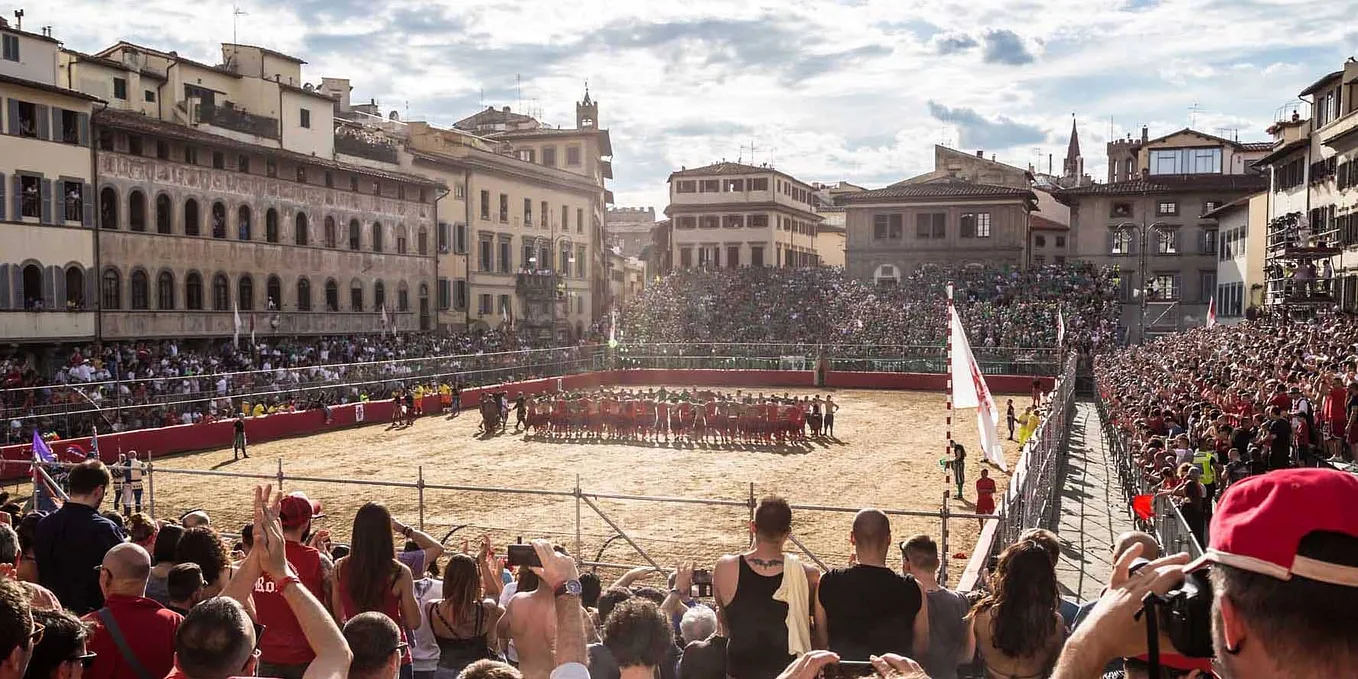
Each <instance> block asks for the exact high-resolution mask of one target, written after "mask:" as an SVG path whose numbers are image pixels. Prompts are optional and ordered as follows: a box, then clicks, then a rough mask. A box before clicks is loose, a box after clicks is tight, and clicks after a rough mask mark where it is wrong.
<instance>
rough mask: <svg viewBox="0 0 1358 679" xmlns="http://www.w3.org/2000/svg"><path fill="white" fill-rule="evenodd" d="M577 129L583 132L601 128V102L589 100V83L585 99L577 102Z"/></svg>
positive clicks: (586, 86) (587, 83)
mask: <svg viewBox="0 0 1358 679" xmlns="http://www.w3.org/2000/svg"><path fill="white" fill-rule="evenodd" d="M575 127H576V128H577V129H581V130H593V129H598V127H599V102H597V101H594V100H593V99H590V98H589V81H586V82H585V98H584V99H583V100H582V101H577V102H575Z"/></svg>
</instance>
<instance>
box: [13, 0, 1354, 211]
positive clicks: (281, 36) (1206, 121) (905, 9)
mask: <svg viewBox="0 0 1358 679" xmlns="http://www.w3.org/2000/svg"><path fill="white" fill-rule="evenodd" d="M238 6H239V11H240V12H242V13H243V14H240V15H239V16H235V17H234V22H233V6H232V4H231V3H230V2H218V1H215V0H198V1H195V2H184V1H183V0H68V1H67V2H63V3H45V2H44V3H37V6H29V7H27V8H25V9H26V12H27V16H25V18H24V24H25V27H26V28H28V29H30V30H35V31H36V30H37V28H36V27H37V26H44V25H50V26H52V27H53V31H54V35H55V36H56V37H57V38H58V39H60V40H62V41H64V42H65V43H66V45H67V46H68V47H70V48H72V49H76V50H79V51H83V52H94V51H98V50H100V49H102V48H104V47H107V46H109V45H112V44H114V43H115V42H117V41H118V40H120V39H123V40H128V41H131V42H136V43H139V44H144V45H146V46H148V47H153V48H157V49H161V50H164V51H170V50H176V51H178V52H179V53H180V54H181V55H184V56H186V57H190V58H193V59H196V60H199V61H205V62H208V63H218V62H220V60H221V49H220V43H222V42H229V41H231V40H232V39H233V38H232V31H233V24H234V30H235V31H236V40H238V41H239V42H242V43H246V44H255V45H261V46H264V47H268V48H271V49H275V50H278V51H281V52H285V53H289V54H293V55H296V56H298V57H300V58H302V59H305V60H306V61H307V62H308V63H307V65H306V66H304V67H303V78H304V79H305V80H307V81H308V82H313V83H319V82H320V79H321V77H322V76H329V77H347V78H349V79H350V80H351V81H352V84H353V86H354V93H353V96H354V100H355V101H367V100H369V99H375V100H377V101H378V103H379V104H380V105H381V107H382V108H383V109H389V110H395V111H398V112H400V113H401V115H402V117H403V118H404V119H407V120H428V121H430V122H431V123H433V124H436V125H451V124H452V123H453V122H454V121H456V120H459V119H461V118H463V117H465V116H467V115H470V114H472V113H474V112H476V111H477V110H478V109H479V108H481V107H483V106H485V105H493V106H496V107H500V106H511V107H513V108H515V109H516V110H524V111H527V112H530V113H533V114H535V115H536V116H537V117H538V118H539V119H540V120H542V121H543V122H544V123H547V124H551V125H562V126H566V127H569V126H573V125H574V124H575V102H576V101H577V100H578V99H580V97H581V95H582V94H583V93H584V90H585V84H586V82H588V86H589V91H590V94H591V96H592V97H593V98H595V99H596V100H597V101H598V102H599V119H600V125H601V126H603V127H606V128H608V129H609V131H610V134H611V136H612V141H613V149H614V157H613V168H614V177H615V178H614V180H613V181H612V183H611V185H610V188H612V189H613V191H614V193H615V195H616V200H617V205H619V206H641V207H645V206H654V207H655V208H656V210H657V212H660V211H661V210H662V209H663V207H664V205H665V203H666V202H667V198H666V197H667V195H668V189H667V185H666V178H667V176H668V175H669V173H670V172H672V171H674V170H677V169H679V168H680V167H690V168H692V167H697V166H701V165H706V164H708V163H712V162H716V161H720V160H743V161H745V162H751V161H753V162H755V163H771V164H773V165H774V166H776V167H778V168H779V169H780V170H783V171H785V172H788V173H790V174H792V175H794V176H796V177H798V178H799V179H802V180H804V181H808V182H810V181H822V182H836V181H841V180H843V181H849V182H852V183H855V184H858V185H861V186H867V187H873V188H875V187H879V186H885V185H887V184H890V183H892V182H895V181H899V180H900V179H903V178H906V177H911V176H914V175H917V174H920V173H922V172H927V171H929V170H932V169H933V167H932V165H933V146H934V144H939V143H943V144H946V145H948V146H952V147H954V148H958V149H962V150H964V151H968V152H974V151H977V150H983V151H984V152H985V154H986V156H987V157H990V156H991V155H992V154H994V155H995V156H996V159H997V160H1000V161H1002V162H1007V163H1010V164H1013V165H1018V166H1022V167H1026V166H1028V165H1029V164H1030V163H1031V164H1034V165H1036V166H1038V167H1039V168H1040V169H1045V167H1046V164H1047V158H1048V154H1051V156H1052V158H1053V162H1054V165H1055V168H1056V170H1057V172H1058V173H1059V172H1060V168H1061V159H1062V158H1063V157H1064V156H1065V152H1066V146H1067V142H1068V139H1069V136H1070V128H1071V120H1072V115H1074V116H1075V119H1076V120H1077V121H1078V124H1079V134H1080V143H1081V148H1082V151H1083V155H1084V156H1085V169H1086V172H1088V173H1089V174H1091V175H1093V176H1094V178H1095V179H1096V180H1102V179H1103V178H1104V177H1106V173H1107V170H1106V156H1105V152H1104V144H1105V143H1106V142H1107V141H1108V140H1109V139H1110V138H1121V137H1124V136H1126V135H1127V134H1129V133H1131V134H1133V135H1139V134H1140V129H1141V126H1142V125H1146V126H1148V127H1149V128H1150V134H1151V136H1152V137H1155V136H1159V135H1163V134H1167V133H1169V132H1173V131H1175V130H1178V129H1181V128H1183V127H1187V126H1189V125H1190V123H1191V124H1192V125H1193V127H1195V128H1196V129H1199V130H1202V131H1205V132H1209V133H1213V134H1219V135H1222V136H1231V137H1234V136H1237V135H1238V136H1239V138H1240V139H1241V140H1242V141H1261V140H1266V139H1267V138H1268V137H1267V135H1266V134H1265V132H1264V129H1265V128H1266V127H1268V125H1269V124H1270V123H1271V122H1273V120H1274V119H1275V118H1276V117H1278V116H1279V115H1280V112H1283V114H1286V113H1290V111H1291V109H1288V108H1285V107H1287V106H1291V105H1293V104H1296V103H1297V99H1296V94H1297V93H1298V92H1300V91H1301V90H1302V89H1304V88H1305V87H1306V86H1307V85H1309V84H1310V83H1312V82H1314V81H1315V80H1317V79H1318V78H1320V77H1321V76H1322V75H1324V74H1326V73H1329V72H1331V71H1334V70H1338V69H1340V68H1342V64H1343V62H1344V60H1345V59H1347V58H1348V57H1349V56H1351V55H1355V54H1358V23H1355V22H1353V21H1352V6H1351V3H1350V2H1348V1H1344V2H1310V1H1309V0H1302V1H1300V2H1298V1H1293V0H1041V1H1032V0H965V1H960V2H959V1H955V0H838V1H831V0H814V1H813V0H781V1H779V2H767V1H765V0H683V1H682V2H673V1H669V0H667V1H665V2H656V1H654V0H626V1H623V0H576V1H571V0H271V1H267V2H266V1H263V0H239V2H238Z"/></svg>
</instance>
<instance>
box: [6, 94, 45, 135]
mask: <svg viewBox="0 0 1358 679" xmlns="http://www.w3.org/2000/svg"><path fill="white" fill-rule="evenodd" d="M9 102H10V104H9V115H10V123H9V131H10V133H11V134H12V133H14V131H15V125H16V121H15V120H14V118H13V116H14V112H15V110H16V108H17V110H18V112H19V119H18V121H17V125H18V134H19V136H20V137H33V138H34V139H36V138H37V137H38V107H37V106H36V105H34V104H30V103H28V102H26V101H19V100H18V99H10V100H9Z"/></svg>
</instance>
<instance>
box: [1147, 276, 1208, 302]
mask: <svg viewBox="0 0 1358 679" xmlns="http://www.w3.org/2000/svg"><path fill="white" fill-rule="evenodd" d="M1213 275H1215V274H1213ZM1146 297H1147V298H1148V299H1150V300H1151V301H1154V302H1172V301H1175V300H1177V299H1179V275H1178V274H1155V275H1154V276H1153V277H1152V278H1151V280H1150V285H1148V286H1146Z"/></svg>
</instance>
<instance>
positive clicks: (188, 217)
mask: <svg viewBox="0 0 1358 679" xmlns="http://www.w3.org/2000/svg"><path fill="white" fill-rule="evenodd" d="M200 226H201V224H200V222H199V219H198V201H196V200H194V199H192V198H190V199H188V200H186V201H184V235H185V236H197V235H198V229H199V227H200Z"/></svg>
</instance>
